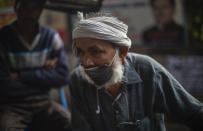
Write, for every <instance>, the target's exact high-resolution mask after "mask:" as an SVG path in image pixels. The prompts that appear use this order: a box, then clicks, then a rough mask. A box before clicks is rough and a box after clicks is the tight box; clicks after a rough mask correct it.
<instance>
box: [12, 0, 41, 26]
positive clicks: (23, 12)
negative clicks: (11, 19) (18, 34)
mask: <svg viewBox="0 0 203 131" xmlns="http://www.w3.org/2000/svg"><path fill="white" fill-rule="evenodd" d="M41 12H42V6H41V5H38V4H37V2H35V0H20V1H19V2H18V3H17V6H16V14H17V17H18V21H19V22H20V23H22V24H25V26H26V25H30V26H32V25H34V24H36V23H38V20H39V17H40V15H41Z"/></svg>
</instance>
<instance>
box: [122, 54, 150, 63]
mask: <svg viewBox="0 0 203 131" xmlns="http://www.w3.org/2000/svg"><path fill="white" fill-rule="evenodd" d="M126 59H127V60H128V61H129V62H133V63H142V62H151V61H154V59H153V58H152V57H150V56H148V55H144V54H138V53H133V52H129V53H128V55H127V57H126Z"/></svg>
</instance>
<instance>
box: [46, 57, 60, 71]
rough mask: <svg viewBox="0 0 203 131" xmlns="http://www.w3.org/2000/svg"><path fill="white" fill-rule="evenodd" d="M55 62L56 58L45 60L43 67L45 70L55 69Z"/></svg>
mask: <svg viewBox="0 0 203 131" xmlns="http://www.w3.org/2000/svg"><path fill="white" fill-rule="evenodd" d="M57 62H58V58H54V59H48V60H46V63H45V65H44V67H45V69H46V70H51V69H54V68H55V67H56V64H57Z"/></svg>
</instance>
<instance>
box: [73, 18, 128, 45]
mask: <svg viewBox="0 0 203 131" xmlns="http://www.w3.org/2000/svg"><path fill="white" fill-rule="evenodd" d="M127 32H128V26H127V25H126V24H124V23H123V22H121V21H120V20H118V19H117V18H115V17H109V16H100V17H92V18H88V19H85V20H80V21H79V22H78V24H77V25H76V28H75V29H74V30H73V34H72V38H73V40H74V39H76V38H95V39H101V40H106V41H109V42H111V43H113V44H115V45H117V46H127V47H130V46H131V40H130V39H129V38H128V36H127ZM73 46H74V45H73Z"/></svg>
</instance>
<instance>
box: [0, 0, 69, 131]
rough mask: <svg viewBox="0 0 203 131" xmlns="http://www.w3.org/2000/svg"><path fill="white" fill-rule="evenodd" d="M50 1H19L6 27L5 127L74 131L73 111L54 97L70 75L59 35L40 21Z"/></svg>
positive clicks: (2, 41)
mask: <svg viewBox="0 0 203 131" xmlns="http://www.w3.org/2000/svg"><path fill="white" fill-rule="evenodd" d="M45 2H46V0H16V1H15V5H14V9H15V12H16V14H17V20H16V21H14V22H13V23H11V24H9V25H6V26H4V27H2V28H1V29H0V84H1V85H0V131H24V130H25V129H27V128H29V131H32V130H33V131H70V130H71V129H70V113H69V112H67V111H66V110H65V109H63V107H62V106H61V105H59V104H57V103H56V102H54V101H53V100H51V99H50V96H49V91H50V89H51V88H52V87H58V88H60V87H62V86H63V85H65V84H67V75H68V74H69V68H68V63H67V59H66V54H65V51H64V49H63V42H62V40H61V38H60V36H59V34H58V33H57V32H56V31H54V30H52V29H50V28H47V27H42V26H40V24H39V22H38V21H39V18H40V14H41V12H42V10H43V7H44V5H45Z"/></svg>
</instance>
